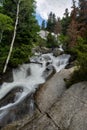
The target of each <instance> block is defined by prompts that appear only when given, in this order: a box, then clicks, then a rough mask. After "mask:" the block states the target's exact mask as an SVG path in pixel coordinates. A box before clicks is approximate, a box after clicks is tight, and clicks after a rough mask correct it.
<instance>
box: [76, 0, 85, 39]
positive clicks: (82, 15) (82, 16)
mask: <svg viewBox="0 0 87 130" xmlns="http://www.w3.org/2000/svg"><path fill="white" fill-rule="evenodd" d="M78 22H79V32H80V33H79V34H80V36H82V37H84V38H85V37H86V36H87V0H79V17H78Z"/></svg>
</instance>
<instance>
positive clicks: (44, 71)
mask: <svg viewBox="0 0 87 130" xmlns="http://www.w3.org/2000/svg"><path fill="white" fill-rule="evenodd" d="M69 57H70V56H69V55H66V54H62V55H60V56H58V57H55V56H53V54H52V53H48V54H40V55H37V56H34V57H32V58H31V59H30V61H31V63H29V64H24V65H22V66H19V68H17V69H14V70H13V75H12V77H11V78H12V79H13V80H11V81H10V80H9V82H4V83H3V84H2V85H1V86H0V127H1V128H3V127H4V126H5V125H7V124H9V123H11V122H13V121H17V120H19V119H23V118H24V117H25V116H26V115H28V116H29V118H30V117H32V116H34V113H37V112H36V110H37V111H39V112H40V108H39V107H37V102H36V99H37V98H36V97H37V96H36V95H37V94H35V93H36V91H37V90H38V86H40V87H39V88H40V89H41V88H43V87H41V86H44V85H43V84H45V82H46V81H49V79H50V78H51V77H52V76H53V75H54V74H55V73H56V72H59V71H60V70H62V69H63V68H64V67H65V66H66V65H67V64H68V60H69ZM56 80H57V79H56ZM51 83H52V82H51ZM56 85H57V84H56ZM51 89H52V87H51ZM56 90H57V89H56ZM57 91H58V90H57ZM62 91H63V90H62V88H61V93H62ZM54 92H55V91H54ZM37 93H38V92H37ZM38 95H39V94H38ZM56 96H57V95H56ZM48 98H49V97H48ZM51 99H52V98H51ZM54 99H55V98H54ZM54 99H53V100H54ZM38 101H39V100H38ZM51 105H52V104H51ZM37 108H38V109H37ZM36 115H37V114H36Z"/></svg>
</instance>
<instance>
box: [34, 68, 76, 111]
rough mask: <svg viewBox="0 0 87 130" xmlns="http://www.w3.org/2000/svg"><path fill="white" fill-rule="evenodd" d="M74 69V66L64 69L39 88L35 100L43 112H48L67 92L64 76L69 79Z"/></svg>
mask: <svg viewBox="0 0 87 130" xmlns="http://www.w3.org/2000/svg"><path fill="white" fill-rule="evenodd" d="M73 70H74V68H71V69H67V70H66V69H63V70H62V71H61V72H59V73H56V74H55V75H54V76H53V77H52V78H51V79H50V80H48V81H47V82H46V83H45V84H44V85H41V87H40V88H39V89H38V91H37V92H36V95H35V102H36V104H37V105H38V107H39V109H40V110H41V112H42V113H43V112H46V111H47V110H48V109H49V108H50V107H51V106H52V104H54V103H55V102H56V101H57V100H58V98H59V97H60V96H61V95H62V94H63V93H64V92H65V90H66V87H65V85H66V84H65V81H64V78H67V79H69V77H70V74H71V73H72V72H73Z"/></svg>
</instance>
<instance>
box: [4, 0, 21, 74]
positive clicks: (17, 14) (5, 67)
mask: <svg viewBox="0 0 87 130" xmlns="http://www.w3.org/2000/svg"><path fill="white" fill-rule="evenodd" d="M20 2H21V0H18V2H17V12H16V21H15V27H14V33H13V37H12V41H11V46H10V50H9V53H8V56H7V59H6V63H5V65H4V69H3V73H5V72H6V69H7V66H8V63H9V60H10V57H11V53H12V49H13V45H14V41H15V37H16V33H17V25H18V19H19V8H20Z"/></svg>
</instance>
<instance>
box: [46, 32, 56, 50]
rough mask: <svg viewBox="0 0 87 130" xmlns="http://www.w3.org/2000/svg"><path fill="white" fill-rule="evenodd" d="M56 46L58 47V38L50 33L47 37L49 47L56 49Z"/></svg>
mask: <svg viewBox="0 0 87 130" xmlns="http://www.w3.org/2000/svg"><path fill="white" fill-rule="evenodd" d="M56 46H58V41H57V38H56V37H55V36H54V35H52V34H51V33H49V34H48V36H47V47H49V48H51V47H52V48H54V47H56Z"/></svg>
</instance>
